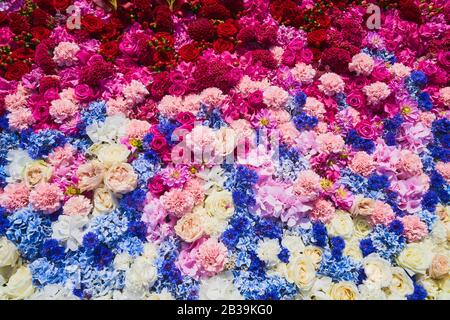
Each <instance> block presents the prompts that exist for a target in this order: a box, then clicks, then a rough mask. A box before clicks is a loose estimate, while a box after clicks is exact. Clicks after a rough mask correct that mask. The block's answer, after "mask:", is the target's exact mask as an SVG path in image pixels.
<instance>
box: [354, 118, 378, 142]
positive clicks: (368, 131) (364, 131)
mask: <svg viewBox="0 0 450 320" xmlns="http://www.w3.org/2000/svg"><path fill="white" fill-rule="evenodd" d="M355 129H356V132H358V134H359V135H360V136H361V137H363V138H365V139H371V140H373V139H375V137H376V136H377V133H376V130H375V129H374V128H373V126H372V124H371V123H370V121H367V120H362V121H360V122H358V124H357V125H356V126H355Z"/></svg>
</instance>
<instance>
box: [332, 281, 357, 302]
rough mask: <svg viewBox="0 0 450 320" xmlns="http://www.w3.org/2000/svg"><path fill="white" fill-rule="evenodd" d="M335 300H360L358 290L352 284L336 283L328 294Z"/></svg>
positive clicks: (345, 282)
mask: <svg viewBox="0 0 450 320" xmlns="http://www.w3.org/2000/svg"><path fill="white" fill-rule="evenodd" d="M328 295H329V296H330V297H331V299H333V300H358V297H359V291H358V288H357V287H356V286H355V285H354V284H353V283H351V282H347V281H343V282H339V283H334V284H333V285H332V286H331V287H330V290H329V292H328Z"/></svg>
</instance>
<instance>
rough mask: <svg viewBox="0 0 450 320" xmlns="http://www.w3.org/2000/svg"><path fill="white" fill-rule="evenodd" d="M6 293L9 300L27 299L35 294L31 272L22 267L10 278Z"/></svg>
mask: <svg viewBox="0 0 450 320" xmlns="http://www.w3.org/2000/svg"><path fill="white" fill-rule="evenodd" d="M5 293H6V295H7V296H8V298H9V299H25V298H27V297H29V296H30V295H32V294H33V293H34V287H33V284H32V279H31V272H30V270H28V268H27V267H25V266H21V267H20V268H19V269H17V271H16V272H15V273H14V274H13V275H12V276H11V278H9V281H8V284H7V285H6V288H5Z"/></svg>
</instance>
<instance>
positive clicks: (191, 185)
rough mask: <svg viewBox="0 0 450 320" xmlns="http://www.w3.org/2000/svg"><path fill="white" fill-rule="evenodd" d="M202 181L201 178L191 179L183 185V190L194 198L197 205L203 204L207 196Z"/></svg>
mask: <svg viewBox="0 0 450 320" xmlns="http://www.w3.org/2000/svg"><path fill="white" fill-rule="evenodd" d="M200 181H201V180H200V179H190V180H188V181H187V182H186V184H185V185H184V187H183V191H184V192H186V193H187V194H188V195H190V196H191V197H192V198H193V199H194V204H195V205H199V204H201V203H202V202H203V199H204V198H205V191H204V190H203V184H202V183H201V182H200Z"/></svg>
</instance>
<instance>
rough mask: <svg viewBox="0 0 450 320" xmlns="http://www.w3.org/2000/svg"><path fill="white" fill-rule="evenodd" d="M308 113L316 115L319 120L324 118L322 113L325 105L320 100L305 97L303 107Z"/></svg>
mask: <svg viewBox="0 0 450 320" xmlns="http://www.w3.org/2000/svg"><path fill="white" fill-rule="evenodd" d="M303 111H305V112H306V113H307V114H308V115H310V116H314V117H317V118H318V119H319V120H323V119H324V114H325V112H326V110H325V106H324V105H323V103H322V102H320V101H319V100H317V99H316V98H313V97H307V98H306V103H305V106H304V107H303Z"/></svg>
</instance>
